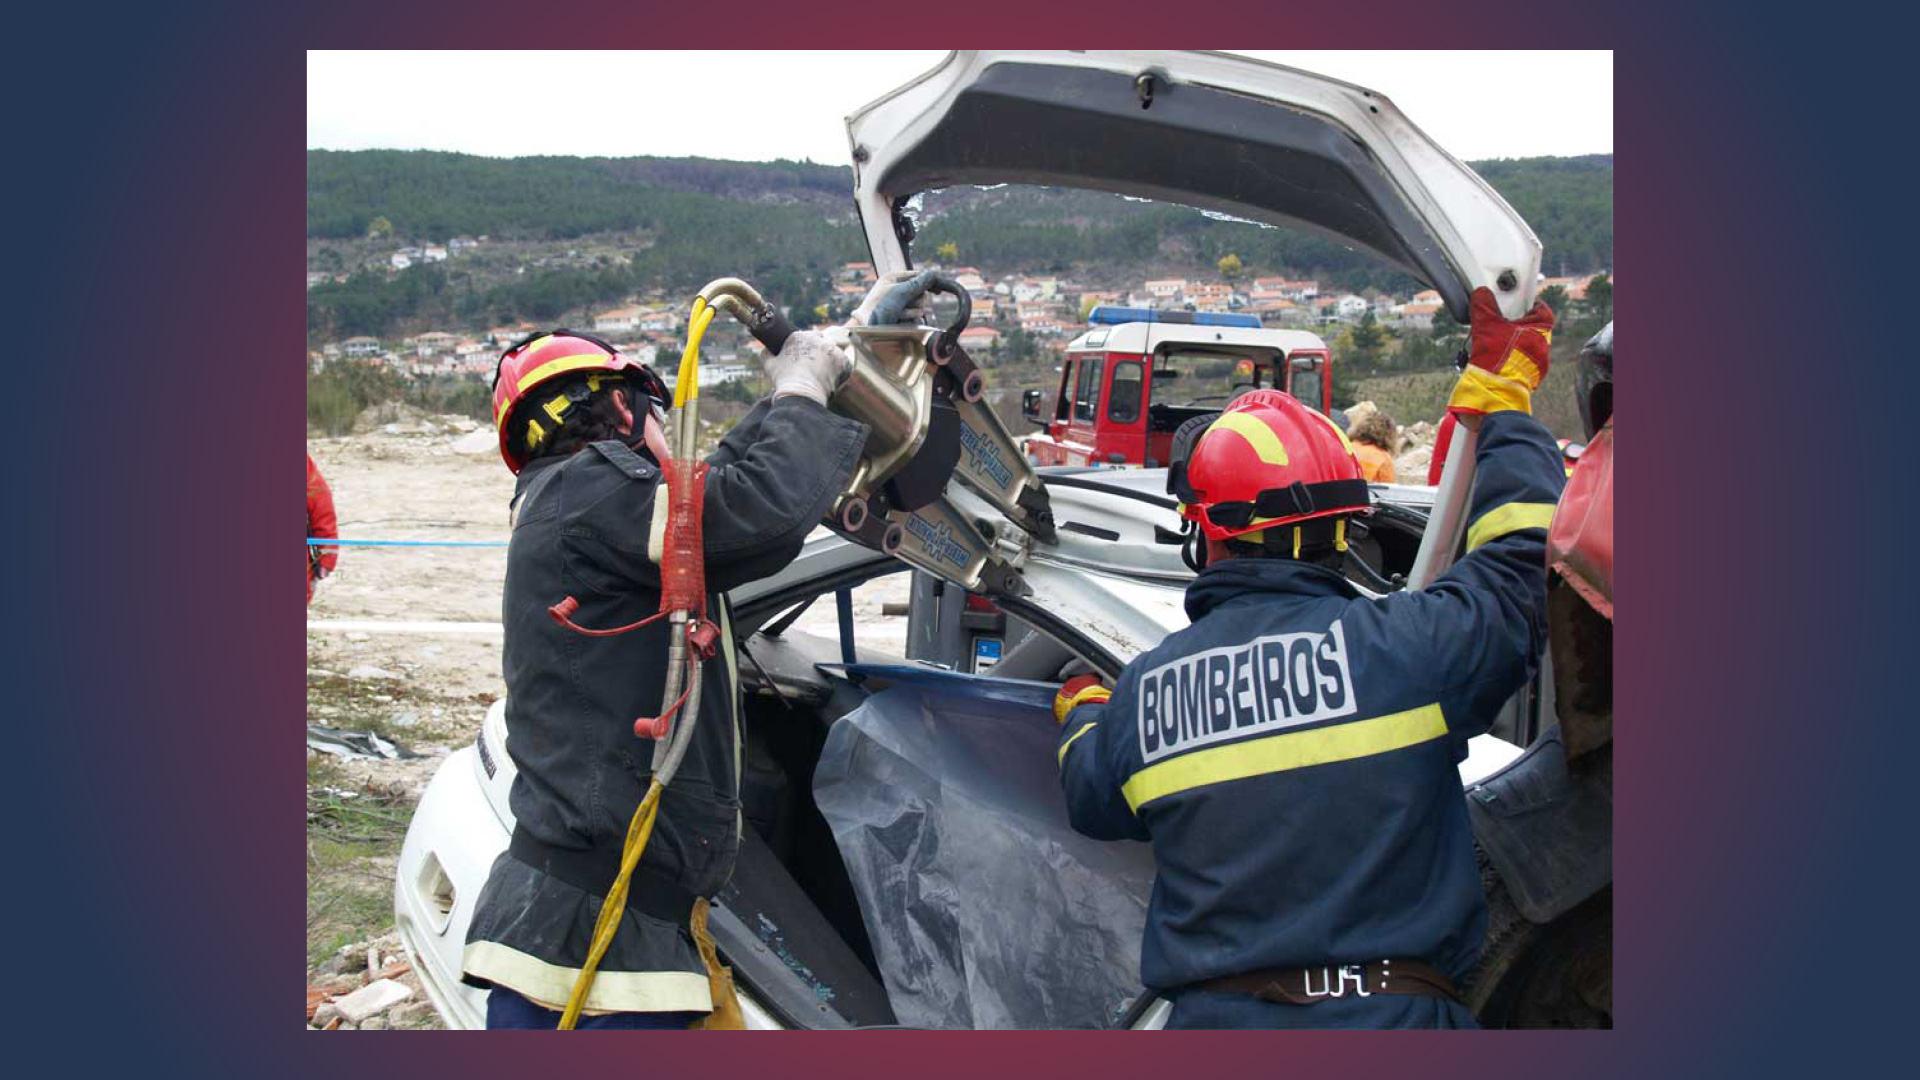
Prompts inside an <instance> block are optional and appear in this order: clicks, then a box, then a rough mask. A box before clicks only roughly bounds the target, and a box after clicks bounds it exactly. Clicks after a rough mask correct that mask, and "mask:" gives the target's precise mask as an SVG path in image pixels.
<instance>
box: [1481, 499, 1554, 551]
mask: <svg viewBox="0 0 1920 1080" xmlns="http://www.w3.org/2000/svg"><path fill="white" fill-rule="evenodd" d="M1553 507H1554V504H1553V503H1524V502H1510V503H1508V504H1506V505H1505V506H1496V507H1494V508H1493V509H1491V510H1489V511H1487V512H1486V513H1484V514H1482V515H1480V520H1478V521H1476V522H1474V523H1473V524H1472V525H1471V526H1469V527H1468V529H1467V550H1468V551H1472V550H1473V549H1474V548H1477V547H1479V546H1480V545H1481V544H1484V543H1486V542H1487V541H1489V540H1498V539H1499V538H1500V537H1502V536H1505V535H1507V534H1508V533H1510V532H1515V531H1517V530H1519V529H1544V528H1546V527H1547V526H1549V525H1551V524H1553Z"/></svg>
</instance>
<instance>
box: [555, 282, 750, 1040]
mask: <svg viewBox="0 0 1920 1080" xmlns="http://www.w3.org/2000/svg"><path fill="white" fill-rule="evenodd" d="M713 311H714V309H713V308H711V307H708V306H707V301H706V299H705V298H704V297H696V298H695V299H694V301H693V312H692V313H691V314H690V315H689V316H688V317H687V351H686V352H685V353H684V354H683V355H682V356H681V357H680V374H679V376H678V377H677V378H676V379H675V380H674V390H673V407H674V410H675V412H676V413H678V411H679V410H681V409H685V408H698V407H699V400H700V339H701V338H702V337H704V336H706V332H707V324H708V323H711V322H712V321H713ZM675 450H676V451H678V450H679V448H678V447H676V448H675ZM662 704H663V705H664V702H663V703H662ZM681 722H682V723H690V722H691V718H685V717H683V718H682V720H681ZM664 790H665V785H664V784H662V783H661V782H660V777H659V776H658V774H656V775H655V776H654V778H653V781H652V782H651V783H649V784H648V785H647V793H646V795H645V796H644V797H642V798H641V800H640V805H639V806H638V807H635V808H634V811H633V820H632V821H630V822H628V823H627V838H626V842H625V844H624V846H623V847H622V848H621V851H620V873H619V874H618V875H616V876H615V877H614V879H613V887H612V888H609V889H608V890H607V895H606V899H604V900H602V901H601V902H600V917H599V919H598V920H596V921H595V922H594V924H593V943H592V945H591V946H590V947H589V948H588V949H587V962H586V963H585V964H583V965H581V967H580V975H579V977H578V978H576V979H574V981H573V992H572V993H571V994H568V995H567V1007H566V1011H564V1012H563V1013H561V1014H560V1030H561V1031H572V1030H573V1027H574V1025H575V1024H576V1023H578V1022H579V1020H580V1010H581V1008H582V1007H583V1006H584V1005H585V1004H586V1001H587V992H588V991H589V990H591V989H592V988H593V976H594V973H595V972H597V971H598V970H599V969H600V960H601V958H602V957H604V956H606V955H607V947H608V946H609V945H612V944H613V935H614V932H615V931H617V930H619V929H620V916H621V914H622V913H623V912H625V911H626V909H627V884H628V882H630V881H631V880H632V879H633V868H634V867H636V866H639V865H640V856H641V855H642V854H644V853H645V852H646V850H647V840H648V838H650V837H651V836H652V835H653V819H654V818H655V817H656V816H657V813H658V811H659V808H660V793H661V792H662V791H664Z"/></svg>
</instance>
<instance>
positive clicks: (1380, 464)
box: [1347, 409, 1397, 484]
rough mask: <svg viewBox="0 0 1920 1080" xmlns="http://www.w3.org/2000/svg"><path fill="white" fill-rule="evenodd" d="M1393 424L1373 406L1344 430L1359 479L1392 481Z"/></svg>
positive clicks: (1388, 482) (1380, 481) (1394, 429)
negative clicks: (1357, 469) (1351, 447)
mask: <svg viewBox="0 0 1920 1080" xmlns="http://www.w3.org/2000/svg"><path fill="white" fill-rule="evenodd" d="M1396 430H1397V429H1396V427H1395V425H1394V422H1393V418H1392V417H1390V416H1388V415H1387V414H1386V413H1383V412H1381V411H1379V410H1378V409H1375V410H1374V411H1372V412H1369V413H1367V414H1366V415H1365V416H1362V417H1361V418H1360V420H1359V421H1358V422H1357V423H1355V424H1354V425H1353V430H1351V431H1349V432H1347V438H1348V439H1349V440H1350V441H1351V442H1352V443H1353V457H1354V460H1355V461H1358V462H1359V463H1360V478H1361V479H1362V480H1370V481H1375V482H1378V483H1382V484H1391V483H1394V476H1393V444H1394V442H1395V441H1397V440H1396V439H1395V432H1396Z"/></svg>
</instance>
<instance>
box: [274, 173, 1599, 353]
mask: <svg viewBox="0 0 1920 1080" xmlns="http://www.w3.org/2000/svg"><path fill="white" fill-rule="evenodd" d="M1475 168H1476V169H1478V170H1479V171H1480V172H1481V174H1482V175H1483V176H1485V177H1486V178H1487V180H1488V182H1489V183H1490V184H1492V185H1493V186H1494V187H1495V188H1496V189H1497V190H1499V191H1500V192H1501V193H1502V194H1503V195H1504V196H1505V197H1506V198H1507V199H1508V200H1509V201H1510V202H1512V203H1513V205H1514V207H1515V208H1516V209H1517V210H1519V212H1520V213H1521V215H1522V216H1523V217H1525V218H1526V219H1527V220H1528V221H1529V222H1530V223H1531V224H1532V225H1533V226H1534V229H1535V230H1536V231H1537V232H1538V233H1539V235H1540V238H1541V241H1542V243H1543V244H1544V246H1545V248H1546V269H1547V271H1548V272H1549V273H1553V274H1559V273H1563V272H1564V273H1569V274H1571V273H1580V272H1584V271H1591V270H1598V269H1605V268H1608V267H1611V265H1612V261H1613V158H1612V155H1597V156H1590V157H1580V158H1528V159H1517V160H1500V161H1490V162H1481V163H1477V164H1476V165H1475ZM851 189H852V174H851V171H850V170H849V169H847V168H844V167H837V166H826V165H815V164H812V163H806V162H788V161H776V162H738V161H715V160H706V159H694V158H566V157H531V158H509V159H500V158H484V157H477V156H473V155H467V154H451V153H439V152H427V151H389V150H372V151H354V152H345V151H322V150H315V151H309V152H308V155H307V237H308V243H307V250H308V268H309V270H313V271H324V272H330V273H337V274H343V275H345V280H343V281H338V282H327V283H325V284H321V285H319V286H317V287H315V288H313V289H312V290H311V291H310V292H309V293H308V304H307V314H308V333H309V336H310V337H313V338H315V339H321V338H337V337H343V336H349V335H354V334H369V335H375V336H379V335H385V334H390V333H394V332H408V331H413V330H418V329H424V328H427V327H429V326H446V325H466V326H482V325H501V324H512V323H517V322H521V321H545V320H551V319H556V318H560V317H563V316H565V315H567V314H568V313H569V312H577V311H580V310H582V309H587V308H591V307H593V306H595V305H602V304H612V303H617V302H619V301H621V300H623V299H624V298H627V297H630V296H632V295H635V294H637V293H640V292H644V291H649V290H655V291H664V292H666V293H667V294H669V295H672V294H679V293H685V292H690V291H691V290H693V289H695V288H697V287H698V286H699V285H700V284H702V283H704V282H706V281H708V280H710V279H712V278H715V277H719V276H722V275H726V274H733V275H738V276H742V277H746V278H748V279H749V280H752V281H754V282H755V283H756V284H757V285H759V286H760V287H761V288H762V289H763V290H764V291H766V293H767V294H768V295H769V296H772V297H775V298H777V299H778V300H779V301H780V302H781V303H783V304H784V305H786V306H788V307H789V308H790V309H791V310H792V311H793V312H794V314H795V316H796V320H797V321H800V322H802V323H805V322H807V321H808V320H809V319H811V318H812V317H813V313H814V312H815V310H816V309H819V308H823V307H825V306H827V305H828V304H829V303H830V301H831V299H832V292H831V284H832V280H831V275H832V271H833V269H834V268H835V267H837V266H839V265H841V264H842V263H845V262H848V261H853V260H859V259H864V258H866V243H865V241H864V239H863V238H862V236H861V235H860V230H859V228H858V225H857V223H856V221H855V218H854V214H853V210H852V206H851V198H850V192H851ZM913 213H914V216H915V217H916V218H917V219H918V225H919V228H920V238H919V239H918V240H917V241H916V244H915V250H916V251H917V252H918V253H920V258H921V260H922V261H926V260H930V259H932V258H934V257H935V255H934V253H935V252H940V251H944V252H948V253H951V254H950V255H948V256H947V257H946V258H945V259H944V260H943V261H949V262H957V263H963V264H969V265H974V266H978V267H980V268H981V269H982V270H984V271H986V272H988V273H990V274H1003V273H1013V272H1028V273H1053V274H1068V275H1072V276H1074V277H1076V278H1078V279H1085V280H1088V281H1093V282H1099V283H1108V282H1120V281H1128V280H1131V281H1138V280H1140V279H1141V278H1142V277H1147V276H1154V275H1159V274H1176V275H1177V274H1196V275H1204V276H1208V277H1211V276H1214V275H1216V274H1218V273H1221V272H1223V271H1222V270H1221V268H1222V267H1225V266H1227V265H1229V264H1228V263H1227V261H1226V260H1227V259H1228V258H1229V257H1232V258H1233V259H1234V261H1235V262H1234V264H1235V265H1238V266H1240V267H1241V271H1240V272H1242V273H1244V274H1246V275H1248V276H1253V275H1258V274H1278V273H1286V274H1293V275H1299V276H1316V277H1319V278H1321V279H1322V280H1323V281H1324V282H1326V283H1327V285H1328V286H1329V287H1337V288H1341V289H1350V290H1361V289H1383V290H1388V291H1407V290H1409V289H1411V288H1412V287H1414V282H1413V279H1411V278H1410V277H1408V276H1407V275H1405V274H1404V273H1402V272H1400V271H1398V270H1396V269H1394V268H1391V267H1388V266H1386V265H1384V264H1382V263H1379V262H1377V261H1375V260H1373V259H1372V258H1371V257H1370V256H1367V255H1364V254H1361V253H1359V252H1356V251H1353V250H1351V249H1348V248H1345V247H1342V246H1341V245H1339V244H1336V243H1333V242H1330V241H1327V240H1324V239H1321V238H1319V237H1316V236H1312V235H1308V234H1305V233H1303V232H1299V231H1295V230H1287V229H1270V228H1262V227H1258V226H1254V225H1251V224H1248V223H1245V222H1237V221H1232V220H1223V219H1221V218H1220V217H1218V216H1215V215H1207V214H1204V213H1201V212H1199V211H1196V210H1193V209H1190V208H1186V207H1179V206H1172V205H1167V204H1159V203H1148V202H1140V201H1137V200H1128V199H1122V198H1120V197H1118V196H1114V195H1109V194H1105V193H1098V192H1089V191H1077V190H1071V189H1052V188H1021V187H1001V188H993V189H985V190H983V189H977V188H959V189H951V190H948V191H942V192H934V193H929V194H928V195H927V196H925V197H924V198H923V199H921V200H920V202H919V205H918V206H917V207H915V208H914V211H913ZM456 236H468V237H479V236H486V237H487V238H488V242H487V243H486V244H484V245H482V246H481V247H480V248H478V249H477V251H478V254H476V255H475V256H473V257H470V258H462V259H459V260H455V261H453V262H447V263H437V264H432V265H415V266H412V267H409V268H407V269H404V270H400V271H398V272H395V271H393V270H391V269H390V268H389V267H388V266H387V265H386V263H385V259H386V253H387V252H390V251H392V250H394V249H395V248H396V247H398V246H401V245H403V244H421V243H427V242H445V241H447V240H448V239H450V238H452V237H456Z"/></svg>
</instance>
